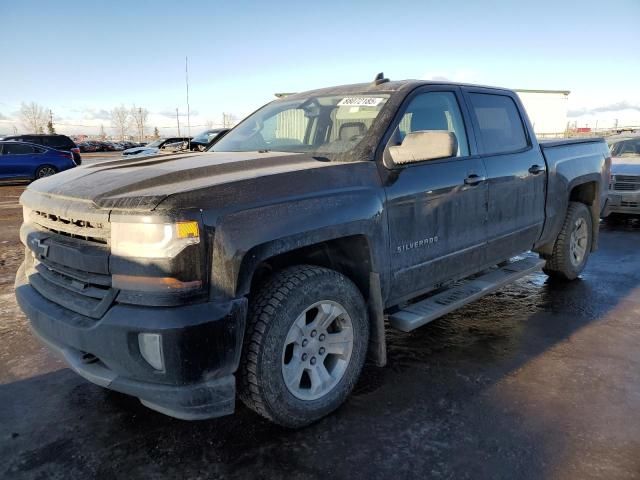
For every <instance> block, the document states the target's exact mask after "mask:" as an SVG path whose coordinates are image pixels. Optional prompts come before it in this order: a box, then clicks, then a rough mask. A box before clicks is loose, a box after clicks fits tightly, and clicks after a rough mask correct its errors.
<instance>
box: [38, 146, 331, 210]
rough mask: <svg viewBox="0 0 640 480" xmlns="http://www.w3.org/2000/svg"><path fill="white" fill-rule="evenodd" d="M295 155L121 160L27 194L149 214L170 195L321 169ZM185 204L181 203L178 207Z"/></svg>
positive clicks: (41, 183) (58, 178) (69, 174)
mask: <svg viewBox="0 0 640 480" xmlns="http://www.w3.org/2000/svg"><path fill="white" fill-rule="evenodd" d="M330 163H331V162H322V161H318V160H315V159H314V158H313V157H311V156H308V155H306V154H299V153H284V152H267V153H259V152H204V153H187V154H174V155H162V156H153V157H143V158H126V159H119V160H115V161H108V162H102V163H98V164H93V165H85V166H82V167H78V168H74V169H71V170H68V171H65V172H61V173H59V174H56V175H53V176H51V177H47V178H44V179H41V180H38V181H36V182H34V183H32V184H31V185H30V186H29V188H28V190H29V196H33V195H38V194H39V195H38V196H42V197H44V198H41V199H40V201H42V202H46V201H47V197H48V198H50V199H51V200H52V201H53V200H66V201H70V200H76V201H78V200H79V201H84V202H89V203H93V204H94V205H95V207H97V208H101V209H127V210H137V211H150V210H153V209H154V208H156V207H157V206H158V205H159V204H160V203H161V202H162V201H163V200H165V199H166V198H168V197H170V196H171V195H174V194H181V195H183V196H184V195H185V194H187V193H188V192H193V191H196V190H200V191H204V192H208V193H209V194H211V193H212V192H213V191H215V189H216V186H220V188H222V187H223V186H224V185H227V184H231V183H235V182H242V181H246V180H255V179H259V178H260V177H266V176H270V175H275V174H278V173H284V172H295V171H300V170H307V169H313V168H322V167H323V166H327V165H329V164H330ZM184 206H187V205H184Z"/></svg>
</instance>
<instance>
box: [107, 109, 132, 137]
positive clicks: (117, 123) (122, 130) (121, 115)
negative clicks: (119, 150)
mask: <svg viewBox="0 0 640 480" xmlns="http://www.w3.org/2000/svg"><path fill="white" fill-rule="evenodd" d="M111 127H112V128H114V129H115V130H116V131H117V132H118V133H119V134H120V140H124V137H125V135H126V133H127V132H128V131H129V110H128V109H127V108H126V107H125V106H124V105H120V106H119V107H116V108H114V109H113V110H111Z"/></svg>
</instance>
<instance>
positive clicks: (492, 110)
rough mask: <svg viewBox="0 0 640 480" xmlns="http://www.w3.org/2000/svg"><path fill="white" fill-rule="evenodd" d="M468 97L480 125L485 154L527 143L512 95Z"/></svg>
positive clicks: (480, 94)
mask: <svg viewBox="0 0 640 480" xmlns="http://www.w3.org/2000/svg"><path fill="white" fill-rule="evenodd" d="M469 97H470V98H471V105H472V107H473V108H472V110H473V115H474V116H475V118H476V121H477V122H478V126H479V127H480V132H479V133H480V137H481V139H482V144H483V145H484V153H505V152H514V151H517V150H522V149H523V148H526V147H527V146H528V145H529V144H528V142H527V135H526V134H525V130H524V125H523V124H522V119H521V118H520V114H519V113H518V107H516V104H515V103H514V101H513V99H512V98H510V97H507V96H505V95H491V94H484V93H471V94H470V95H469Z"/></svg>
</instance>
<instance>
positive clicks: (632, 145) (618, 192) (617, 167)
mask: <svg viewBox="0 0 640 480" xmlns="http://www.w3.org/2000/svg"><path fill="white" fill-rule="evenodd" d="M610 149H611V157H612V162H611V180H610V182H609V201H608V202H607V207H606V209H605V211H604V215H603V216H607V217H608V219H609V220H611V221H616V220H620V219H621V218H623V217H624V216H626V215H640V137H634V138H624V139H620V140H616V141H614V142H612V143H611V146H610Z"/></svg>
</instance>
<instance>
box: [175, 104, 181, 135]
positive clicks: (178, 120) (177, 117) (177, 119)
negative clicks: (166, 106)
mask: <svg viewBox="0 0 640 480" xmlns="http://www.w3.org/2000/svg"><path fill="white" fill-rule="evenodd" d="M176 122H178V136H180V116H179V115H178V109H177V108H176Z"/></svg>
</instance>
